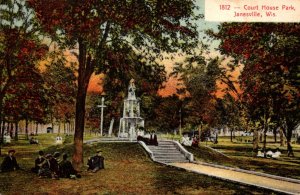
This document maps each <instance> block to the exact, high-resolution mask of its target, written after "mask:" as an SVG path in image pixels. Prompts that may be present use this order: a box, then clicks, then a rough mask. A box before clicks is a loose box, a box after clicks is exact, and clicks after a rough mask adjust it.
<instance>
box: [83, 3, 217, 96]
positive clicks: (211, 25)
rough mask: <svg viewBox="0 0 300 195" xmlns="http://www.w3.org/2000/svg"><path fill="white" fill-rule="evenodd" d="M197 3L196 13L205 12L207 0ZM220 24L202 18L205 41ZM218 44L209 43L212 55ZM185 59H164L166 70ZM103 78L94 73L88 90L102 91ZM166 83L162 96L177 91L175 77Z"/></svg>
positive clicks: (201, 37)
mask: <svg viewBox="0 0 300 195" xmlns="http://www.w3.org/2000/svg"><path fill="white" fill-rule="evenodd" d="M196 4H197V6H199V7H200V9H199V10H197V12H196V13H197V14H199V13H200V14H204V10H205V7H204V6H205V0H196ZM218 24H219V23H217V22H209V21H206V20H205V19H200V20H199V21H198V22H197V25H198V32H199V38H200V39H201V40H202V41H204V42H205V41H206V39H205V37H207V35H206V34H205V31H206V30H208V29H213V30H214V31H217V28H218ZM217 46H218V42H217V41H214V42H212V43H211V44H210V45H209V48H210V53H211V54H210V55H211V56H216V55H218V52H217V51H215V48H217ZM183 59H184V56H181V57H177V58H175V59H174V60H163V61H162V63H163V64H164V65H165V67H166V71H167V73H168V74H169V73H170V72H171V71H172V69H173V64H175V63H176V62H181V61H182V60H183ZM101 78H103V75H93V76H92V78H91V80H90V84H89V88H88V91H94V92H99V93H101V91H102V87H101V86H100V85H99V84H98V83H101ZM164 85H165V88H164V89H162V90H160V91H159V92H158V93H159V94H160V95H161V96H168V95H171V94H173V93H176V85H177V81H176V79H175V78H169V79H168V81H167V82H166V83H165V84H164Z"/></svg>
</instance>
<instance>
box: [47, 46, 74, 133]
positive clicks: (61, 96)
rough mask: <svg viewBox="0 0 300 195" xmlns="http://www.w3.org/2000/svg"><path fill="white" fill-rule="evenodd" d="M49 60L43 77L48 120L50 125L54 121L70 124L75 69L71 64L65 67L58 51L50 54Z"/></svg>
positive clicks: (61, 54) (72, 112)
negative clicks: (47, 103)
mask: <svg viewBox="0 0 300 195" xmlns="http://www.w3.org/2000/svg"><path fill="white" fill-rule="evenodd" d="M49 60H50V63H49V64H46V69H45V71H44V72H43V77H44V79H45V85H46V88H47V92H48V94H47V96H48V102H49V114H50V119H51V122H52V124H53V120H54V119H56V121H59V124H60V122H62V121H63V122H64V123H70V122H71V118H73V117H74V115H75V109H74V106H75V95H76V76H75V67H74V65H73V64H72V63H71V64H70V65H69V66H68V65H67V60H66V59H65V57H64V55H63V53H62V51H60V50H59V49H57V50H54V51H53V52H52V53H51V55H50V59H49ZM52 128H53V127H52ZM59 130H60V125H59Z"/></svg>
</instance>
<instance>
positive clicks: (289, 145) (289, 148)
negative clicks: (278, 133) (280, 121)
mask: <svg viewBox="0 0 300 195" xmlns="http://www.w3.org/2000/svg"><path fill="white" fill-rule="evenodd" d="M288 128H289V127H287V132H286V141H287V156H291V157H294V151H293V148H292V142H291V141H292V132H293V130H292V129H288Z"/></svg>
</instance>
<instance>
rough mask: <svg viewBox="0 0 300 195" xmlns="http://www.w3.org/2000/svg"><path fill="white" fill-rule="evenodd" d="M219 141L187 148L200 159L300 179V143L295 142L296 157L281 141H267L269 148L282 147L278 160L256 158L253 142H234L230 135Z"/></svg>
mask: <svg viewBox="0 0 300 195" xmlns="http://www.w3.org/2000/svg"><path fill="white" fill-rule="evenodd" d="M218 141H219V143H218V144H213V143H211V142H207V143H205V142H204V143H202V145H201V144H200V147H199V148H192V147H188V148H187V149H188V150H189V151H190V152H192V153H193V154H194V155H195V157H196V159H197V160H199V161H204V162H211V163H215V164H220V165H226V166H231V167H236V168H242V169H247V170H253V171H259V172H264V173H269V174H273V175H279V176H284V177H291V178H295V179H300V166H299V165H300V145H296V144H293V149H294V154H295V157H288V156H287V152H286V147H280V144H279V143H274V142H270V143H267V148H271V149H276V148H279V149H280V151H281V153H282V155H281V157H280V158H279V159H277V160H276V159H268V158H254V157H253V155H254V154H253V152H252V143H244V142H242V143H241V142H237V141H236V140H233V141H234V142H233V143H232V142H230V138H228V137H227V138H225V137H224V138H220V139H219V140H218ZM269 141H271V140H269ZM206 146H209V147H212V148H214V149H216V150H217V151H219V152H221V153H222V154H225V155H226V156H223V155H221V154H219V153H217V152H215V151H213V150H209V149H207V147H206ZM260 146H261V147H262V143H260Z"/></svg>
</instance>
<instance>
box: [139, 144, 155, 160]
mask: <svg viewBox="0 0 300 195" xmlns="http://www.w3.org/2000/svg"><path fill="white" fill-rule="evenodd" d="M138 143H139V144H140V145H141V146H142V147H143V148H144V149H145V150H146V151H147V152H148V154H149V156H150V158H151V159H152V160H153V161H154V155H153V152H152V151H151V150H150V149H149V148H148V146H147V145H146V144H145V142H143V141H138Z"/></svg>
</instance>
